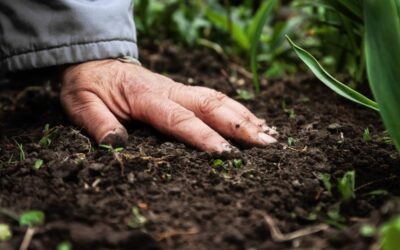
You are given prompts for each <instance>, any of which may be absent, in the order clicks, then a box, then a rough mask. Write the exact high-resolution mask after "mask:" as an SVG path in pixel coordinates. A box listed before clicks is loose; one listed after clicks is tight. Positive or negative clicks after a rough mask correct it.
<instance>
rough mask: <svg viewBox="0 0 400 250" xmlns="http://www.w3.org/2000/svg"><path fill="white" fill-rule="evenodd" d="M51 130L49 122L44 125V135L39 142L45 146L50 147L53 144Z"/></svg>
mask: <svg viewBox="0 0 400 250" xmlns="http://www.w3.org/2000/svg"><path fill="white" fill-rule="evenodd" d="M50 136H51V130H50V129H49V124H48V123H47V124H46V125H44V129H43V136H42V138H41V139H40V141H39V144H40V145H41V146H43V147H48V146H50V144H51V138H50Z"/></svg>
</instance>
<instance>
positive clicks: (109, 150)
mask: <svg viewBox="0 0 400 250" xmlns="http://www.w3.org/2000/svg"><path fill="white" fill-rule="evenodd" d="M99 147H100V148H103V149H106V150H107V151H108V152H110V153H119V152H122V151H123V150H124V148H123V147H118V148H113V147H112V146H111V145H106V144H100V145H99Z"/></svg>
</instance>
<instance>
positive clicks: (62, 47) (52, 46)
mask: <svg viewBox="0 0 400 250" xmlns="http://www.w3.org/2000/svg"><path fill="white" fill-rule="evenodd" d="M126 56H128V57H131V58H134V59H138V49H137V45H136V29H135V24H134V21H133V4H132V0H1V1H0V75H5V74H7V73H12V72H17V71H21V70H31V69H38V68H45V67H50V66H57V65H64V64H71V63H80V62H85V61H91V60H99V59H107V58H121V57H126Z"/></svg>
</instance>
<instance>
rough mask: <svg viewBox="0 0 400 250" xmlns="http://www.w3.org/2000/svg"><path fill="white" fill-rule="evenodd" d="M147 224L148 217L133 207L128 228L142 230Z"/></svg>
mask: <svg viewBox="0 0 400 250" xmlns="http://www.w3.org/2000/svg"><path fill="white" fill-rule="evenodd" d="M146 223H147V219H146V217H144V216H143V215H141V214H140V211H139V208H137V207H132V215H131V218H130V220H129V222H128V226H129V227H131V228H134V229H137V228H141V227H143V226H144V225H145V224H146Z"/></svg>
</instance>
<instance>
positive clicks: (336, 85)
mask: <svg viewBox="0 0 400 250" xmlns="http://www.w3.org/2000/svg"><path fill="white" fill-rule="evenodd" d="M287 39H288V41H289V43H290V44H291V45H292V47H293V49H294V50H295V52H296V54H297V55H298V56H299V57H300V59H301V60H302V61H303V62H304V63H305V64H306V65H307V66H308V68H310V70H311V71H312V72H313V73H314V75H315V76H316V77H317V78H318V79H319V80H320V81H322V82H323V83H324V84H325V85H326V86H327V87H329V88H330V89H332V90H333V91H335V92H336V93H337V94H338V95H340V96H343V97H344V98H347V99H349V100H351V101H353V102H356V103H358V104H361V105H364V106H366V107H368V108H371V109H373V110H376V111H379V108H378V104H377V103H376V102H374V101H372V100H371V99H369V98H368V97H366V96H364V95H362V94H360V93H358V92H357V91H355V90H354V89H352V88H350V87H349V86H347V85H345V84H343V83H341V82H339V81H338V80H336V79H335V78H334V77H333V76H331V75H330V74H329V73H328V72H327V71H326V70H325V69H324V68H323V67H322V66H321V64H319V63H318V61H317V60H316V59H315V58H314V57H313V56H312V55H311V54H310V53H308V52H307V51H305V50H304V49H302V48H300V47H299V46H297V45H296V44H295V43H294V42H293V41H292V40H291V39H290V38H289V37H287Z"/></svg>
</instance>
